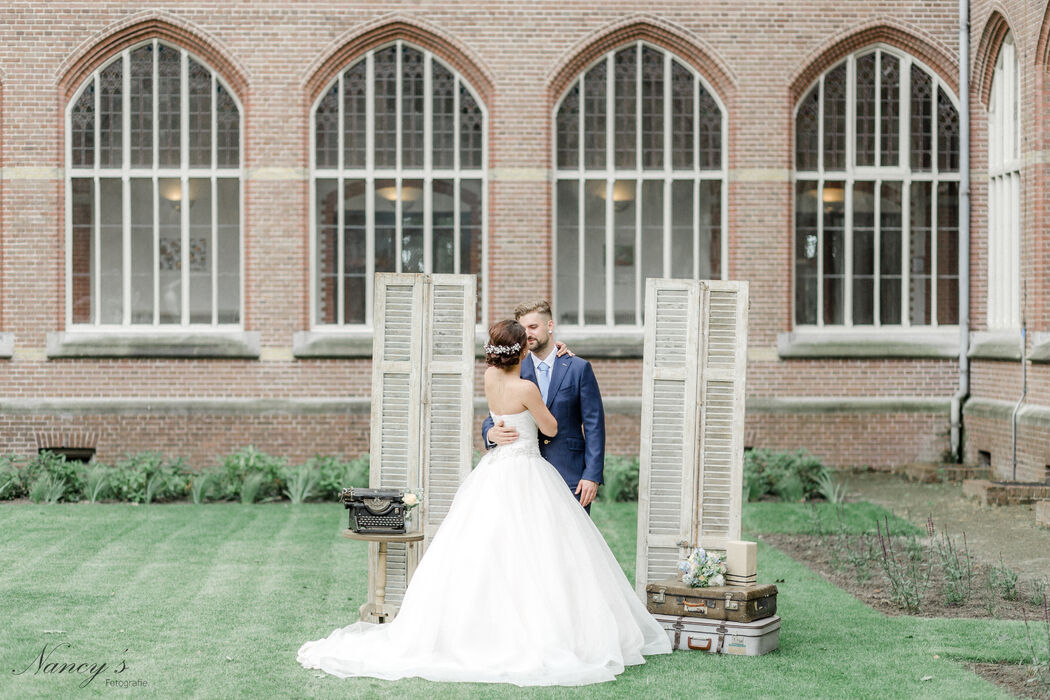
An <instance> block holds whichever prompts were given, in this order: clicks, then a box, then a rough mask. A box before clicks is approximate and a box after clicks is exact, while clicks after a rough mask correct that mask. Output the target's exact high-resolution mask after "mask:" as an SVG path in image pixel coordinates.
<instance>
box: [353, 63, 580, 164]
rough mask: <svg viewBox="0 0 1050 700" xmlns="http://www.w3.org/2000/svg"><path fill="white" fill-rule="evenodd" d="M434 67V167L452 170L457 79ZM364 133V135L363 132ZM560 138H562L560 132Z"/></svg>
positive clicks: (447, 71)
mask: <svg viewBox="0 0 1050 700" xmlns="http://www.w3.org/2000/svg"><path fill="white" fill-rule="evenodd" d="M433 65H434V67H433V71H432V78H431V82H432V83H433V85H432V87H431V91H432V95H433V98H432V99H433V108H432V109H433V111H434V125H433V135H432V138H433V150H434V155H433V159H434V167H435V168H452V167H455V165H456V143H455V138H456V136H455V134H456V102H455V100H456V92H455V90H456V79H455V78H454V77H453V76H452V73H451V72H450V71H449V70H448V69H447V68H445V67H444V66H443V65H441V64H440V63H439V62H437V61H434V64H433ZM363 89H364V88H363V87H362V90H363ZM363 118H364V115H363V114H362V119H363ZM362 133H364V132H363V130H362ZM558 138H559V139H560V138H561V133H560V131H559V136H558ZM361 154H362V157H363V156H364V144H362V149H361ZM363 164H364V162H363V161H362V165H363Z"/></svg>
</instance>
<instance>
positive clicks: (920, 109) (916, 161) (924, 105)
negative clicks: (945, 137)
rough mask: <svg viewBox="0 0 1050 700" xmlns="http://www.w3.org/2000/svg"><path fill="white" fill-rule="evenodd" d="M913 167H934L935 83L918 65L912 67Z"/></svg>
mask: <svg viewBox="0 0 1050 700" xmlns="http://www.w3.org/2000/svg"><path fill="white" fill-rule="evenodd" d="M911 167H912V170H930V169H931V168H932V167H933V81H932V79H931V78H930V76H929V74H927V73H926V71H924V70H923V69H921V68H919V67H918V66H916V65H912V67H911Z"/></svg>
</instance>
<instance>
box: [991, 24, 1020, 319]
mask: <svg viewBox="0 0 1050 700" xmlns="http://www.w3.org/2000/svg"><path fill="white" fill-rule="evenodd" d="M1019 83H1020V71H1019V70H1018V64H1017V53H1016V51H1015V49H1014V39H1013V35H1012V34H1009V33H1008V34H1007V35H1006V37H1005V38H1004V39H1003V43H1002V45H1001V46H1000V48H999V57H998V58H997V59H996V61H995V73H994V74H993V76H992V91H991V95H990V99H989V102H988V327H989V328H999V329H1006V328H1018V327H1020V325H1021V308H1020V302H1021V289H1020V285H1021V269H1020V265H1021V255H1020V244H1021V129H1020V119H1019V115H1020V94H1021V91H1020V86H1019Z"/></svg>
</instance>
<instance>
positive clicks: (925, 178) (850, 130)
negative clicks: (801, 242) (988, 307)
mask: <svg viewBox="0 0 1050 700" xmlns="http://www.w3.org/2000/svg"><path fill="white" fill-rule="evenodd" d="M872 51H875V54H876V55H875V61H876V63H875V66H876V70H875V95H876V99H875V158H876V163H878V162H879V160H880V159H881V158H882V148H881V138H882V100H881V97H880V94H881V84H882V70H881V66H882V54H884V53H885V54H890V55H892V56H894V57H895V58H897V59H898V60H899V61H900V64H899V65H900V86H899V88H900V92H899V103H898V104H899V112H898V115H899V119H898V123H897V127H898V129H899V136H898V139H899V140H898V157H899V160H898V165H897V166H896V167H882V166H880V165H875V166H867V165H865V166H858V165H857V164H856V157H857V141H856V136H857V135H856V118H857V115H856V109H857V101H856V97H857V94H856V74H857V73H856V62H857V58H858V57H860V56H863V55H866V54H869V53H871V52H872ZM843 64H845V65H846V115H845V119H846V167H845V169H843V170H831V171H827V172H826V173H825V171H824V79H825V77H826V76H827V75H828V73H830V72H831V71H833V70H835V69H836V68H838V67H839V66H841V65H843ZM912 65H915V66H918V67H919V68H921V69H922V70H923V71H924V72H925V73H926V74H927V75H929V76H930V79H931V81H932V87H933V92H932V99H933V101H934V123H933V127H932V128H933V134H932V137H933V148H932V157H931V163H930V170H928V171H912V169H911V141H910V136H911V68H912ZM814 86H818V90H819V93H818V94H819V102H818V107H817V125H818V126H817V129H818V131H817V148H818V152H817V156H818V157H817V165H818V169H817V170H798V169H797V163H798V161H797V143H796V141H795V133H796V132H795V125H796V124H797V122H798V112H799V109H800V107H801V106H802V103H803V102H804V101H805V99H806V97H808V96H809V93H810V91H811V90H812V89H813V87H814ZM939 89H940V90H944V94H945V95H947V96H948V99H949V100H951V103H952V105H953V106H954V107H955V109H956V111H957V112H958V110H959V100H958V97H957V96H956V95H955V91H954V90H952V89H951V87H950V86H949V85H948V84H947V83H945V82H944V81H943V80H941V78H940V76H939V75H938V74H937V72H936V71H934V70H932V69H931V68H930V67H929V66H927V65H926V64H925V63H923V62H922V61H919V60H918V59H916V58H914V57H913V56H911V55H909V54H907V53H904V52H903V51H900V50H897V49H895V48H893V47H891V46H888V45H886V44H882V43H876V44H871V45H868V46H865V47H864V48H862V49H860V50H858V51H855V52H853V53H852V54H850V55H849V56H847V57H846V58H845V59H844V60H842V61H838V62H837V63H835V64H834V65H832V66H829V67H828V68H827V69H826V70H825V71H824V72H822V73H821V75H820V77H819V78H817V79H816V80H815V81H813V83H811V84H810V85H809V86H808V87H807V88H806V90H805V91H804V92H803V94H802V97H801V98H800V99H799V100H798V102H797V104H796V105H795V108H794V110H793V112H792V121H791V123H792V149H791V158H792V168H791V206H792V212H793V215H792V223H791V231H792V239H791V243H792V251H794V249H795V245H796V244H797V240H798V230H797V223H798V221H797V217H796V216H795V215H794V213H795V212H797V204H796V201H797V197H798V187H797V183H798V182H814V181H815V182H816V183H817V193H818V194H817V201H818V203H819V202H823V201H824V200H823V198H824V183H825V181H832V182H842V183H843V187H844V189H845V192H844V204H843V209H844V212H845V216H844V227H843V232H844V233H843V235H844V240H845V246H844V253H843V255H844V256H845V272H844V280H843V287H844V289H843V294H842V303H843V306H844V308H843V315H842V318H843V323H841V324H825V323H824V312H823V310H824V284H823V280H824V253H823V250H824V217H823V215H818V217H817V302H816V303H817V306H816V308H817V314H816V318H817V322H816V324H800V323H797V322H796V319H797V318H798V309H797V308H796V304H797V299H796V295H795V294H794V293H792V295H791V321H792V326H793V327H794V328H797V329H800V330H805V329H814V328H821V329H825V328H826V329H829V330H834V329H847V330H848V329H853V328H855V329H858V330H872V329H877V328H890V329H902V328H923V329H926V328H938V327H940V328H949V329H951V328H958V324H942V323H939V322H938V319H937V279H938V269H937V204H936V200H937V184H939V183H941V182H959V179H960V178H959V172H958V171H956V172H941V171H940V170H939V163H938V160H937V158H938V154H939V151H938V142H937V139H938V133H937V120H936V117H937V111H936V101H937V95H938V90H939ZM858 180H859V181H861V182H873V183H874V184H875V192H876V193H878V192H879V189H880V187H881V185H882V182H883V181H890V182H900V183H901V213H902V217H901V267H902V270H901V323H899V324H882V323H880V312H881V308H880V303H881V299H880V294H879V292H880V288H879V286H880V279H879V278H880V274H879V269H880V268H879V256H880V253H881V247H880V246H881V240H880V238H881V227H880V226H879V198H878V197H877V196H876V198H875V209H874V216H875V241H874V249H875V259H874V262H873V264H874V270H875V275H874V277H875V279H874V288H873V296H874V309H873V317H872V320H873V323H872V324H870V325H869V324H863V325H861V324H856V325H855V324H854V323H853V216H852V213H853V185H854V184H855V183H856V182H857V181H858ZM913 182H931V183H932V184H931V201H930V208H931V213H930V229H931V236H930V239H931V249H930V256H931V260H932V265H931V271H930V275H931V278H932V279H931V284H930V300H929V304H930V309H931V314H930V317H931V319H932V322H931V323H929V324H912V323H911V318H910V313H909V308H908V299H909V289H910V288H911V275H910V272H911V270H910V265H909V264H908V263H909V260H910V253H909V251H910V249H911V239H910V234H911V218H910V211H911V184H912V183H913ZM794 256H795V254H794V252H793V253H792V271H791V274H792V279H793V280H794V278H795V264H794V261H795V257H794ZM963 274H965V272H964V271H963V270H959V275H963ZM795 284H797V280H795ZM794 288H795V287H794V286H792V289H793V290H794ZM960 288H961V285H960Z"/></svg>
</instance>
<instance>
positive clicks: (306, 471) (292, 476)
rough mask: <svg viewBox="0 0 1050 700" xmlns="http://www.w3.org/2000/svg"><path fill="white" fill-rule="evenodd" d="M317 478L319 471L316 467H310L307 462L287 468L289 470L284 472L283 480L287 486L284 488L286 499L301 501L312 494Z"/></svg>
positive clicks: (295, 501)
mask: <svg viewBox="0 0 1050 700" xmlns="http://www.w3.org/2000/svg"><path fill="white" fill-rule="evenodd" d="M318 478H319V472H318V471H317V470H316V469H314V468H311V467H310V466H309V465H308V464H304V465H301V466H299V467H298V468H296V469H292V470H289V472H288V473H287V474H285V479H284V481H285V483H286V484H287V486H286V487H285V489H284V495H285V496H287V497H288V500H290V501H291V502H292V503H296V504H299V503H302V502H304V501H306V500H307V499H308V498H310V496H311V495H312V494H313V491H314V489H315V488H316V486H317V482H318Z"/></svg>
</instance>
